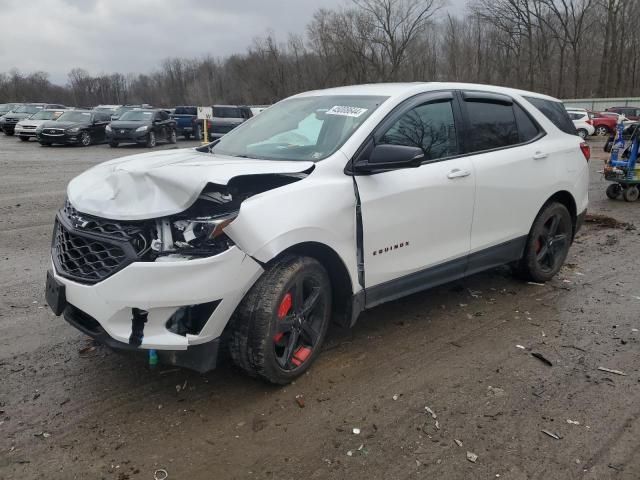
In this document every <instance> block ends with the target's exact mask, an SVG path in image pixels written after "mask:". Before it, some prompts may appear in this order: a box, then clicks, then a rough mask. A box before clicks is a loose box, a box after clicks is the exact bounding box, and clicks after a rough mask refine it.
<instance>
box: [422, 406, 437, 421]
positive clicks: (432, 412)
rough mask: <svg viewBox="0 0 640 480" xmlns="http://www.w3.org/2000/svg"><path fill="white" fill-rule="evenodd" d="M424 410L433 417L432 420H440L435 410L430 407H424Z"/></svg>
mask: <svg viewBox="0 0 640 480" xmlns="http://www.w3.org/2000/svg"><path fill="white" fill-rule="evenodd" d="M424 409H425V410H426V411H427V413H428V414H429V415H431V418H433V419H434V420H435V419H436V418H438V416H437V415H436V412H434V411H433V410H431V408H430V407H424Z"/></svg>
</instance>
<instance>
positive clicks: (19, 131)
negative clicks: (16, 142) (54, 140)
mask: <svg viewBox="0 0 640 480" xmlns="http://www.w3.org/2000/svg"><path fill="white" fill-rule="evenodd" d="M14 133H15V134H16V135H19V136H21V137H35V136H36V129H35V128H24V127H20V126H17V127H15V129H14Z"/></svg>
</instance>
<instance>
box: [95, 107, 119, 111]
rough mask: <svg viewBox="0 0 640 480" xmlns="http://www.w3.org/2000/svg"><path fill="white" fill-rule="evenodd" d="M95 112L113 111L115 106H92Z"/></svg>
mask: <svg viewBox="0 0 640 480" xmlns="http://www.w3.org/2000/svg"><path fill="white" fill-rule="evenodd" d="M94 110H95V111H96V112H115V111H116V108H115V107H96V108H94Z"/></svg>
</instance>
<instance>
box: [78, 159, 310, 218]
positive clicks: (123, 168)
mask: <svg viewBox="0 0 640 480" xmlns="http://www.w3.org/2000/svg"><path fill="white" fill-rule="evenodd" d="M313 165H314V164H313V162H308V161H273V160H254V159H246V158H236V157H227V156H220V155H213V154H210V153H203V152H198V151H197V150H195V149H180V150H165V151H157V152H149V153H142V154H139V155H132V156H129V157H123V158H118V159H115V160H110V161H108V162H105V163H101V164H100V165H97V166H95V167H93V168H91V169H89V170H87V171H86V172H84V173H82V174H80V175H79V176H77V177H76V178H74V179H73V180H71V182H70V183H69V186H68V187H67V196H68V198H69V201H70V202H71V204H72V205H73V206H74V207H75V208H76V209H78V211H80V212H83V213H86V214H89V215H94V216H97V217H103V218H109V219H113V220H145V219H150V218H159V217H164V216H167V215H173V214H176V213H180V212H182V211H184V210H186V209H187V208H189V207H190V206H191V205H192V204H193V203H194V202H195V201H196V199H197V198H198V196H199V195H200V193H201V192H202V190H203V189H204V187H205V186H206V185H207V183H215V184H218V185H226V184H227V183H228V182H229V180H231V179H232V178H234V177H238V176H241V175H257V174H278V173H300V172H304V171H306V170H308V169H310V168H311V167H313Z"/></svg>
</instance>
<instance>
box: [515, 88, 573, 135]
mask: <svg viewBox="0 0 640 480" xmlns="http://www.w3.org/2000/svg"><path fill="white" fill-rule="evenodd" d="M524 98H526V99H527V101H528V102H529V103H531V104H532V105H533V106H534V107H536V108H537V109H538V110H540V112H542V114H543V115H544V116H545V117H547V118H548V119H549V120H551V122H552V123H553V124H554V125H555V126H556V127H558V128H559V129H560V130H562V131H563V132H564V133H568V134H569V135H577V133H578V132H577V131H576V127H575V126H574V125H573V122H572V121H571V119H570V118H569V114H568V113H567V110H566V109H565V108H564V105H563V104H562V103H560V102H554V101H552V100H546V99H544V98H536V97H524Z"/></svg>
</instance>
